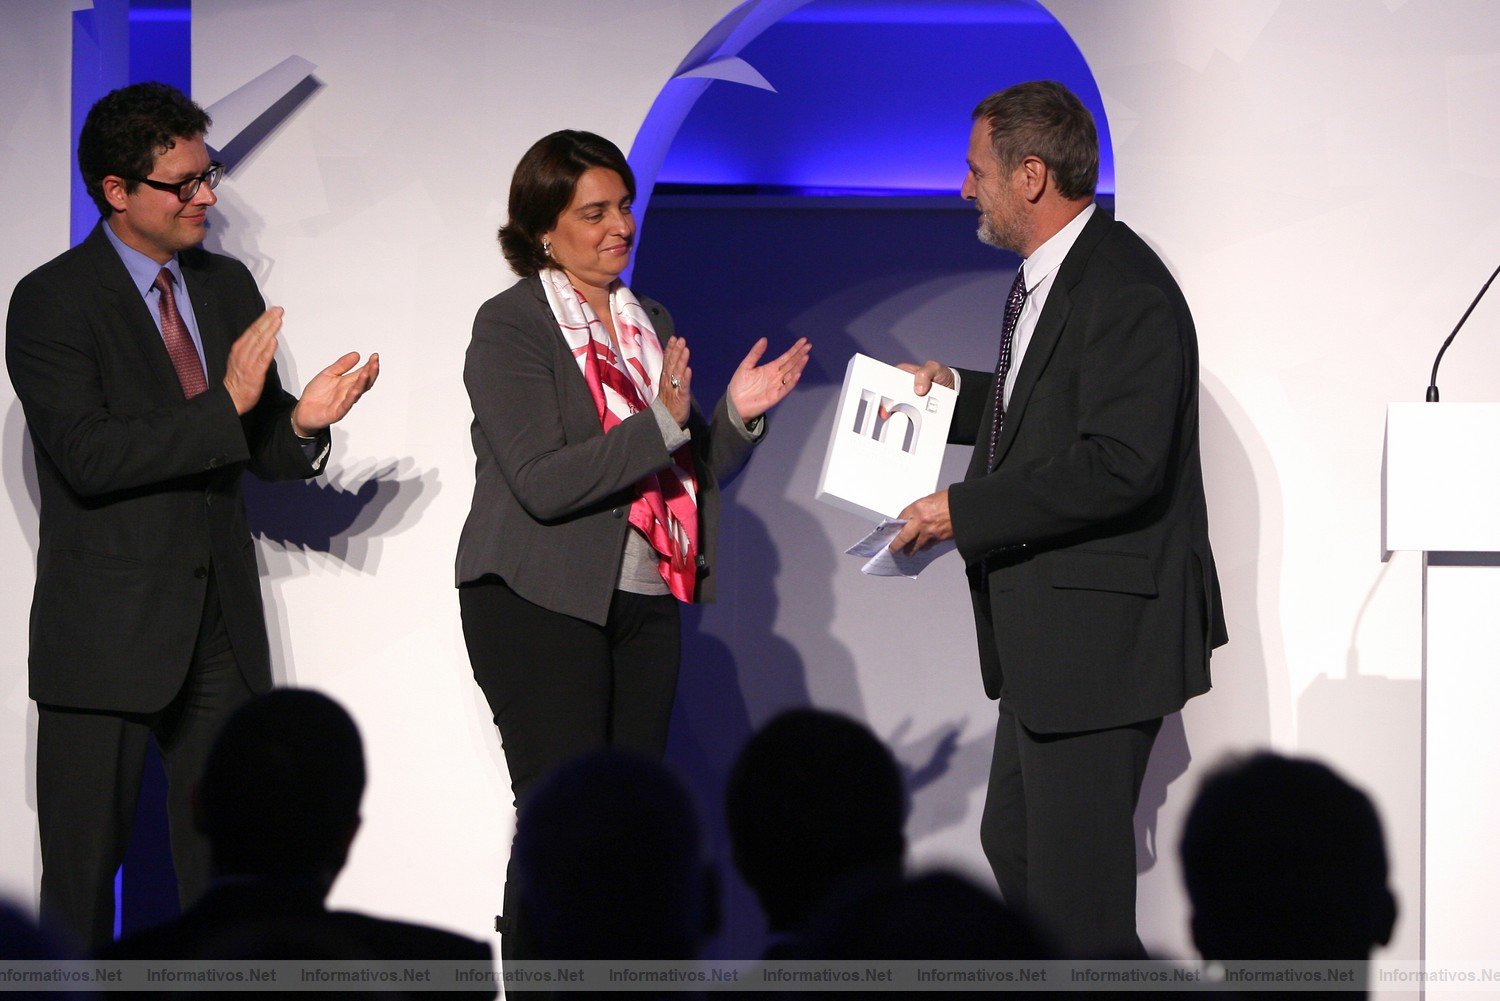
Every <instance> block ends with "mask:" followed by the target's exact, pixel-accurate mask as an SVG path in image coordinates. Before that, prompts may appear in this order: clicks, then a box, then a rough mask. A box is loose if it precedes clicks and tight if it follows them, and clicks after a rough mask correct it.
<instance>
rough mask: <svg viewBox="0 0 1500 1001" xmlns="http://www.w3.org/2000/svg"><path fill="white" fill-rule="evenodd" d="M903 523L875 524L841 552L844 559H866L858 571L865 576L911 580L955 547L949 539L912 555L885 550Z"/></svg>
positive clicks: (887, 520)
mask: <svg viewBox="0 0 1500 1001" xmlns="http://www.w3.org/2000/svg"><path fill="white" fill-rule="evenodd" d="M905 524H906V521H905V520H904V519H901V518H887V519H885V520H883V521H881V522H880V524H878V525H876V526H875V527H874V528H873V529H872V530H871V531H870V534H868V535H866V536H865V537H864V538H863V539H860V540H859V541H858V542H856V543H855V544H854V545H852V546H850V547H849V548H848V549H846V550H844V553H845V554H846V555H848V556H863V557H865V558H866V562H865V565H864V566H862V567H860V568H859V570H860V573H867V574H870V575H871V576H872V577H911V578H915V577H916V576H917V574H919V573H921V572H922V571H923V570H926V569H927V567H928V566H930V565H931V563H932V561H933V560H935V559H937V558H938V557H939V556H943V555H944V554H946V553H949V552H952V551H953V550H954V549H955V548H956V546H955V544H954V542H953V540H952V539H949V540H948V541H947V542H939V543H938V544H937V545H935V546H928V547H927V548H926V549H923V550H921V551H919V552H918V553H916V554H915V555H913V556H907V555H906V554H905V553H898V552H893V551H892V550H890V549H887V548H886V547H887V546H889V545H890V544H891V540H892V539H894V538H895V537H896V536H897V534H899V533H900V531H901V527H902V526H903V525H905Z"/></svg>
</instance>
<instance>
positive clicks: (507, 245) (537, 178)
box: [500, 129, 635, 278]
mask: <svg viewBox="0 0 1500 1001" xmlns="http://www.w3.org/2000/svg"><path fill="white" fill-rule="evenodd" d="M595 167H603V168H604V169H605V170H612V171H614V172H615V173H616V174H619V175H620V180H622V181H624V182H625V190H627V191H628V192H630V197H631V198H634V197H635V174H634V173H633V172H632V171H631V169H630V164H629V163H627V162H626V160H625V154H623V153H621V152H620V148H619V147H618V146H616V145H615V144H614V143H612V142H610V141H609V140H608V139H605V138H604V137H603V136H596V135H594V133H592V132H579V131H577V130H575V129H564V130H562V131H561V132H554V133H552V134H551V135H550V136H544V137H543V138H541V139H539V140H537V142H536V144H535V145H533V146H532V147H531V148H530V149H529V150H527V151H526V155H525V156H523V157H521V162H520V163H518V164H516V172H515V175H514V176H512V177H511V180H510V221H509V222H507V223H506V224H505V225H504V226H501V227H500V252H501V253H502V254H504V255H505V259H506V261H508V262H509V263H510V268H511V270H512V271H514V272H515V273H516V274H518V275H520V276H521V277H522V278H528V277H530V276H531V275H534V274H536V273H537V272H538V271H540V270H541V269H542V268H545V267H550V266H551V264H552V261H551V259H550V258H549V257H548V256H547V255H546V253H544V252H543V250H542V234H543V233H548V232H551V231H552V229H553V228H554V227H555V226H556V225H557V220H558V218H559V217H560V216H561V215H562V214H563V210H564V209H566V208H567V207H568V205H569V203H570V202H572V201H573V192H574V190H575V189H577V187H578V179H579V178H580V177H582V176H583V175H584V174H585V173H586V172H588V171H589V170H592V169H593V168H595Z"/></svg>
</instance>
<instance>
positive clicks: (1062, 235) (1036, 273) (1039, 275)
mask: <svg viewBox="0 0 1500 1001" xmlns="http://www.w3.org/2000/svg"><path fill="white" fill-rule="evenodd" d="M1095 208H1096V206H1095V205H1094V203H1093V202H1089V204H1088V206H1087V207H1086V208H1084V210H1083V211H1082V212H1080V213H1078V214H1077V215H1076V216H1074V217H1073V218H1072V219H1070V220H1068V224H1067V225H1066V226H1064V227H1063V228H1062V229H1060V230H1058V231H1057V232H1056V233H1053V234H1052V236H1051V237H1050V238H1049V239H1048V240H1047V242H1046V243H1044V244H1042V245H1041V246H1040V247H1038V248H1036V250H1034V251H1032V252H1031V256H1030V257H1028V258H1026V260H1025V262H1024V266H1023V270H1024V271H1025V273H1026V291H1027V293H1030V292H1031V290H1032V289H1034V288H1036V287H1037V285H1039V284H1041V281H1042V279H1044V278H1046V277H1047V276H1048V275H1050V274H1051V273H1052V272H1054V271H1056V270H1057V269H1058V267H1059V266H1061V264H1062V262H1063V258H1064V257H1067V256H1068V251H1070V250H1072V249H1073V244H1074V243H1075V242H1077V240H1078V234H1079V233H1082V232H1083V227H1084V226H1085V225H1086V224H1087V223H1088V221H1089V219H1090V218H1091V217H1092V216H1093V214H1094V209H1095Z"/></svg>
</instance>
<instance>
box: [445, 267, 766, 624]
mask: <svg viewBox="0 0 1500 1001" xmlns="http://www.w3.org/2000/svg"><path fill="white" fill-rule="evenodd" d="M641 305H642V306H644V307H645V308H646V310H647V312H648V313H650V314H651V323H652V325H653V326H654V327H655V328H656V333H657V336H658V337H660V338H661V339H662V340H663V341H665V340H666V338H668V337H671V336H672V330H673V328H672V318H671V316H670V315H669V314H668V313H667V311H666V310H665V309H663V308H662V307H661V306H660V305H659V304H658V303H655V302H652V301H651V300H649V299H642V300H641ZM464 385H465V386H467V387H468V390H469V402H470V404H471V405H472V406H473V408H474V423H473V426H472V429H471V435H472V438H473V443H474V455H475V467H474V477H475V483H474V502H473V505H472V506H471V507H470V509H469V517H468V520H467V521H466V522H465V523H464V528H463V534H462V535H461V536H460V538H459V543H458V567H457V578H458V583H459V584H460V585H462V584H465V583H468V582H470V581H474V580H478V579H479V578H481V577H483V576H485V575H486V574H496V575H498V576H499V577H500V578H501V579H502V580H504V581H505V582H506V584H508V585H509V586H510V588H511V589H512V590H514V591H515V592H516V593H517V594H519V595H520V596H521V597H523V598H525V599H526V600H527V601H530V602H532V603H533V604H536V605H541V606H542V607H543V608H547V609H551V610H552V611H554V612H561V613H562V614H564V615H571V616H573V617H575V618H579V619H585V620H587V621H589V622H594V623H598V624H601V625H602V624H603V623H604V621H605V619H606V618H607V617H608V615H609V603H610V598H611V596H612V595H613V593H614V587H615V583H616V581H617V579H618V576H619V572H620V560H621V558H622V556H623V554H624V551H625V536H626V532H627V531H628V530H629V528H630V521H629V509H630V505H631V503H632V502H633V501H634V500H635V497H636V496H637V495H636V491H635V489H634V488H635V485H636V484H637V483H639V482H640V481H641V480H642V479H643V478H644V477H646V476H647V475H649V474H651V473H655V472H659V471H660V470H663V469H666V468H667V467H668V466H669V465H670V464H671V461H672V458H671V454H670V453H668V452H667V449H666V445H665V444H664V443H663V441H662V436H661V429H660V428H659V427H658V425H657V423H656V417H655V416H654V415H653V414H652V413H651V412H650V411H649V410H643V411H641V412H640V413H638V414H632V415H631V416H630V417H628V418H626V419H625V420H623V421H621V422H620V423H619V424H618V425H617V426H616V427H615V428H613V429H612V430H611V431H610V432H609V434H605V433H604V432H603V430H602V429H601V428H600V426H599V414H598V411H597V410H595V409H594V401H593V397H592V396H591V395H590V394H589V388H588V383H587V382H586V381H585V380H584V377H583V373H582V372H580V371H579V369H578V362H577V361H576V360H575V359H574V358H573V354H572V352H571V351H570V350H569V348H568V345H567V343H566V342H565V341H564V340H563V338H562V334H561V333H560V332H559V331H558V329H557V321H556V319H554V318H553V316H552V310H551V309H550V308H549V307H548V305H547V297H546V293H545V292H544V291H543V289H542V283H541V280H540V279H539V278H537V277H535V276H533V277H530V278H525V279H522V280H521V281H520V282H518V283H516V284H515V285H513V286H511V287H510V288H509V289H507V290H506V291H504V292H502V293H500V294H499V295H497V296H495V297H494V298H493V299H490V300H489V301H488V302H486V303H485V304H484V305H482V306H480V307H479V313H478V315H477V316H475V317H474V337H473V340H472V341H470V343H469V351H468V355H467V359H466V361H465V363H464ZM727 406H728V404H727V402H726V401H725V400H720V401H719V404H718V406H717V408H715V411H714V417H713V421H712V422H711V423H710V422H706V421H704V419H703V415H702V414H701V413H699V412H698V409H697V408H696V407H694V408H693V413H692V416H691V417H690V419H689V422H688V430H689V431H690V432H691V434H692V450H693V459H694V462H695V463H696V467H697V476H698V523H699V559H698V589H697V598H698V600H699V601H711V600H713V596H714V558H715V554H716V544H715V538H714V536H715V532H716V529H717V527H718V519H719V487H720V485H721V484H723V483H725V482H727V480H728V479H729V478H730V477H731V476H733V475H734V474H735V473H736V472H737V471H738V470H739V468H740V467H741V466H743V465H744V463H745V460H746V459H747V458H749V455H750V450H751V448H753V447H754V444H755V442H754V441H752V440H750V439H748V438H746V437H745V435H744V434H742V433H741V432H740V431H739V430H738V429H736V428H735V427H734V426H733V423H732V422H731V421H730V419H729V416H728V411H727Z"/></svg>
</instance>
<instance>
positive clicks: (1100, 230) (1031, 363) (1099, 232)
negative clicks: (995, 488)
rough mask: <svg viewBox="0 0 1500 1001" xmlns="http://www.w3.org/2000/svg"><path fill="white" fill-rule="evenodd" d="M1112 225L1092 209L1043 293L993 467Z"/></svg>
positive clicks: (1016, 428) (1010, 438)
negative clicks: (1043, 300)
mask: <svg viewBox="0 0 1500 1001" xmlns="http://www.w3.org/2000/svg"><path fill="white" fill-rule="evenodd" d="M1112 222H1113V220H1112V219H1111V218H1110V216H1109V215H1108V214H1106V213H1105V211H1104V210H1103V209H1101V208H1095V209H1094V214H1093V216H1091V217H1090V218H1089V221H1088V222H1087V223H1085V224H1084V227H1083V232H1081V233H1079V234H1078V239H1077V240H1075V241H1073V246H1072V248H1071V249H1070V250H1069V251H1068V256H1066V257H1064V258H1063V262H1062V264H1060V265H1059V266H1058V269H1057V277H1056V278H1055V279H1054V280H1053V282H1052V290H1051V291H1050V292H1048V293H1047V305H1045V306H1043V307H1042V315H1041V316H1039V317H1037V321H1036V329H1035V330H1033V331H1032V332H1031V341H1030V343H1028V344H1027V345H1026V354H1025V355H1024V356H1023V357H1022V359H1021V368H1020V370H1019V371H1018V372H1017V373H1016V385H1015V388H1014V389H1012V390H1011V394H1010V406H1009V407H1007V408H1006V410H1005V429H1004V430H1003V431H1001V432H1000V441H999V443H998V444H997V445H996V446H995V464H996V465H997V466H998V465H999V464H1000V463H1001V462H1002V461H1003V460H1004V459H1005V453H1006V452H1008V451H1010V446H1011V443H1012V442H1014V441H1015V440H1016V433H1017V432H1018V431H1019V430H1020V427H1021V423H1022V422H1023V421H1024V420H1025V419H1026V404H1027V402H1028V401H1030V399H1031V391H1032V390H1033V389H1034V388H1036V383H1037V379H1038V378H1039V377H1040V376H1041V373H1042V370H1043V369H1045V368H1046V367H1047V362H1048V361H1049V360H1050V359H1051V357H1052V352H1053V350H1054V349H1055V348H1056V347H1057V342H1058V339H1059V338H1060V337H1061V336H1062V332H1063V328H1064V327H1065V326H1067V320H1068V313H1069V311H1070V310H1071V309H1072V308H1073V295H1072V293H1073V287H1074V286H1075V285H1077V284H1078V280H1079V279H1080V278H1081V277H1083V272H1084V269H1085V267H1086V266H1087V264H1088V260H1089V258H1090V257H1092V256H1093V253H1094V248H1095V247H1097V246H1098V245H1099V241H1100V240H1102V239H1104V234H1105V232H1106V231H1107V230H1108V229H1109V226H1110V224H1111V223H1112Z"/></svg>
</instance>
